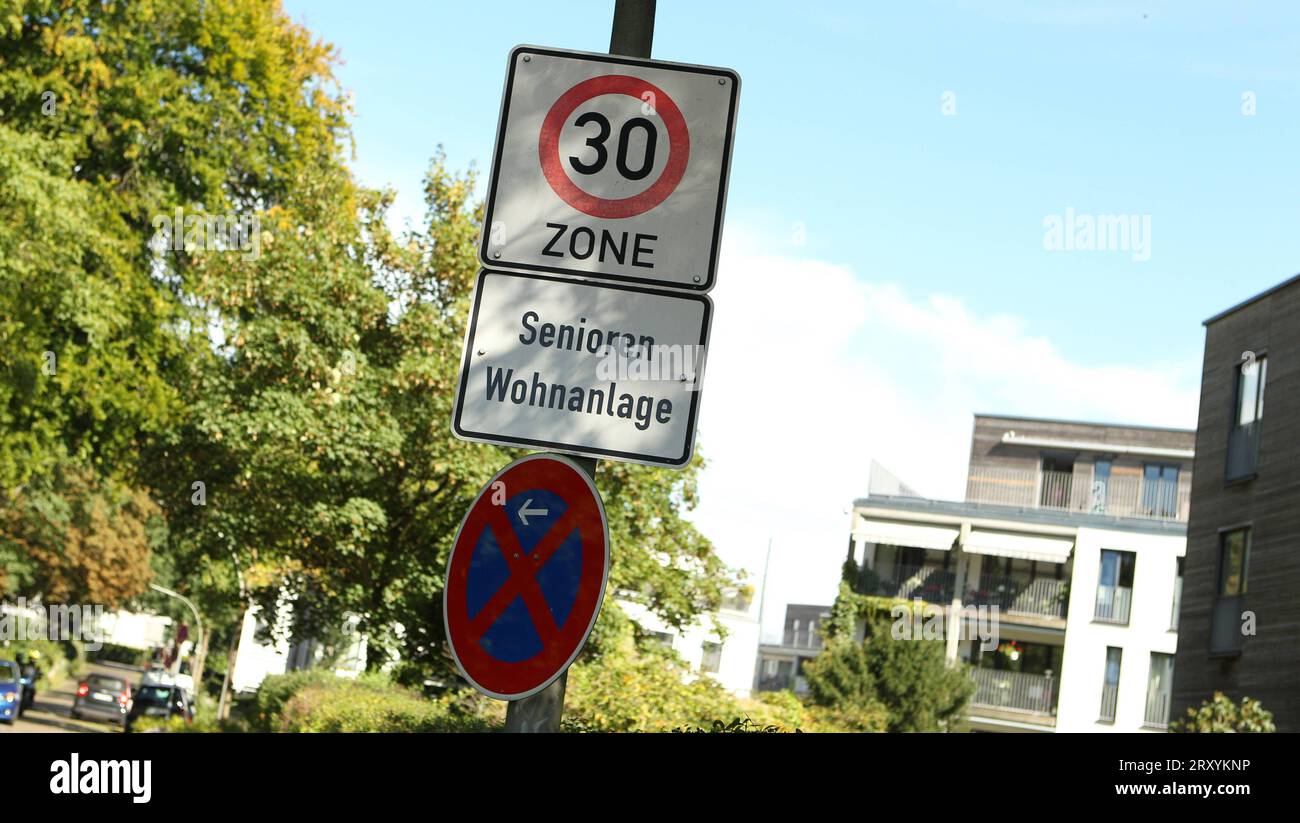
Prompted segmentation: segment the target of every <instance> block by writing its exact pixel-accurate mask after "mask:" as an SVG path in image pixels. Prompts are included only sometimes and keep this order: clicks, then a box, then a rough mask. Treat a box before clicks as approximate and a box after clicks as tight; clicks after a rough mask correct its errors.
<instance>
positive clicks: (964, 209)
mask: <svg viewBox="0 0 1300 823" xmlns="http://www.w3.org/2000/svg"><path fill="white" fill-rule="evenodd" d="M286 6H287V8H288V10H289V12H290V13H291V15H292V16H293V17H294V18H295V19H297V20H298V21H300V22H303V23H305V24H306V25H307V26H308V27H309V28H311V29H312V30H313V31H315V32H316V33H317V34H318V35H319V36H321V37H323V38H324V39H326V40H329V41H331V42H333V43H335V44H336V45H337V46H338V47H339V49H340V50H341V53H342V56H343V58H344V60H345V61H346V62H345V64H344V66H343V67H342V69H341V70H340V78H341V80H342V82H343V83H344V85H345V86H346V87H347V88H349V89H350V90H352V92H353V93H354V95H355V106H356V113H357V116H356V121H355V135H356V143H357V159H356V162H355V163H354V169H355V171H356V173H357V175H358V177H359V178H360V179H361V180H362V181H363V182H365V183H367V184H370V185H376V186H390V187H393V188H394V189H396V190H397V191H398V192H399V199H398V208H397V214H398V216H399V219H400V218H402V217H409V218H411V219H412V220H416V219H418V217H419V215H420V214H421V211H422V204H421V203H420V199H419V198H420V192H419V186H420V180H421V176H422V174H423V172H424V170H425V169H426V167H427V165H428V161H429V158H430V156H431V155H432V153H433V151H434V148H435V146H437V145H438V144H442V145H443V146H445V148H446V151H447V154H448V159H449V161H450V162H451V164H452V165H453V166H457V167H463V166H465V165H468V164H469V163H471V162H473V163H476V164H477V166H478V167H479V168H480V169H481V170H483V171H486V170H487V166H488V164H489V163H490V158H491V149H492V140H493V136H494V133H495V126H496V120H497V113H498V107H499V103H500V96H501V85H502V81H503V78H504V74H505V60H506V55H507V53H508V51H509V49H510V48H511V47H512V46H514V45H516V44H519V43H534V44H540V45H549V46H557V47H565V48H574V49H581V50H588V51H603V50H605V49H606V48H607V47H608V41H609V26H610V19H611V15H612V7H613V2H612V0H599V2H551V3H536V2H531V3H530V2H505V1H504V0H497V2H492V3H490V4H489V3H464V2H411V3H395V2H394V3H389V2H380V0H371V2H366V3H356V2H337V3H335V2H320V0H314V1H313V2H298V1H297V0H293V2H288V3H286ZM1298 18H1300V6H1297V5H1295V4H1290V3H1248V2H1241V3H1229V4H1225V3H1198V2H1179V3H1172V2H1171V3H1164V2H1146V3H1136V2H1135V3H1111V2H1096V3H1087V2H1073V3H1052V2H1041V3H1029V2H1023V3H1021V2H987V3H973V2H906V3H860V2H844V3H817V2H808V3H802V4H791V3H788V2H785V3H776V2H746V3H740V2H701V1H700V0H694V1H693V2H692V1H691V0H660V2H659V11H658V18H657V24H656V32H655V49H654V56H655V57H658V58H662V59H666V60H676V61H682V62H693V63H705V64H711V65H719V66H726V67H729V68H733V69H735V70H737V71H739V73H740V75H741V77H742V79H743V88H742V94H741V103H740V116H739V122H738V128H737V137H736V147H735V155H734V165H733V171H732V177H731V190H730V196H729V201H728V214H727V240H726V245H725V247H724V248H725V251H724V257H723V268H722V271H721V273H720V276H719V286H718V288H717V289H716V290H715V292H714V295H713V296H714V298H715V300H716V301H717V305H718V320H717V325H716V326H715V331H714V339H715V347H717V349H718V355H719V356H718V357H717V358H714V357H712V356H711V360H710V372H709V375H708V380H707V381H706V386H707V390H706V394H705V397H706V400H705V408H704V413H703V417H702V419H701V443H702V446H703V449H704V451H705V453H706V455H708V456H710V457H711V458H712V460H713V461H714V462H713V466H712V467H711V468H710V469H709V470H708V472H707V473H706V476H705V481H704V482H703V483H702V491H703V493H704V496H705V503H704V506H703V508H702V509H701V513H700V520H701V525H702V526H704V527H705V528H706V529H707V530H708V532H709V534H710V536H711V537H713V538H714V539H715V540H716V541H717V542H718V545H719V548H720V550H721V551H722V552H723V554H724V556H725V557H728V558H729V559H731V560H733V562H735V563H737V564H738V565H743V566H748V567H749V568H751V569H754V570H757V569H758V568H761V563H762V549H763V548H765V546H766V537H767V536H771V537H772V538H773V540H774V543H775V545H776V547H777V549H776V551H775V552H774V554H775V555H776V558H775V559H774V566H775V567H776V568H775V570H774V574H773V578H776V577H778V576H779V577H781V578H782V583H781V585H780V586H778V587H777V590H776V591H772V590H769V595H770V596H771V597H772V598H773V600H774V601H775V602H776V605H774V606H769V607H768V612H767V616H766V623H767V624H768V625H769V627H770V626H772V625H776V624H779V618H780V611H781V605H780V604H781V603H782V602H784V601H786V600H794V601H812V602H829V601H830V599H831V598H832V597H833V595H834V576H835V568H836V564H837V563H838V560H839V558H840V557H841V552H842V550H843V547H844V544H845V539H846V536H845V534H844V531H845V527H846V526H847V522H848V521H847V517H845V516H843V515H842V510H843V507H844V505H845V504H846V503H847V502H848V501H849V500H851V499H852V497H853V496H855V495H861V494H863V493H865V489H866V465H865V464H866V461H868V460H869V459H871V458H877V459H880V460H881V461H882V462H885V463H886V465H889V466H890V468H891V469H894V470H895V472H896V473H898V474H900V475H902V476H904V478H907V479H909V480H912V481H913V482H914V483H915V484H916V485H918V486H920V487H921V489H922V490H923V491H927V492H929V493H931V494H936V495H943V496H953V495H954V494H955V495H960V493H961V486H960V479H961V476H962V472H963V471H964V469H965V460H966V454H967V446H966V445H965V442H964V441H965V438H967V437H968V436H969V427H970V415H971V414H972V413H973V412H977V411H999V412H1009V413H1020V414H1030V415H1041V416H1053V417H1062V416H1063V417H1081V418H1084V419H1097V418H1104V419H1114V420H1117V421H1120V422H1138V423H1151V424H1161V423H1166V424H1170V425H1185V426H1192V425H1194V424H1195V412H1196V407H1195V406H1196V392H1197V387H1198V385H1199V371H1200V359H1201V349H1202V344H1203V330H1202V328H1201V325H1200V324H1201V321H1202V320H1204V319H1205V318H1206V317H1208V316H1210V315H1211V314H1214V313H1215V312H1217V311H1219V310H1221V309H1223V308H1226V307H1228V306H1230V305H1232V304H1234V303H1236V302H1238V301H1240V300H1242V299H1244V298H1246V297H1249V296H1250V295H1253V294H1255V293H1256V292H1258V291H1261V290H1262V289H1265V288H1267V287H1269V286H1271V285H1273V284H1275V283H1277V282H1279V281H1281V280H1283V279H1285V278H1286V277H1288V276H1290V275H1291V274H1294V273H1295V272H1296V271H1297V270H1300V231H1297V226H1298V225H1300V161H1298V160H1297V157H1296V147H1297V146H1300V89H1298V88H1297V86H1298V84H1300V25H1297V23H1300V19H1298ZM945 93H951V95H952V96H951V97H949V98H947V99H948V100H949V101H950V102H951V103H953V104H955V112H956V113H955V114H954V115H945V113H944V111H943V108H942V105H943V103H944V101H945ZM1243 95H1249V96H1250V98H1251V99H1253V101H1254V106H1255V113H1254V114H1253V116H1246V115H1245V114H1243V101H1244V98H1243ZM950 110H951V109H950ZM1067 208H1073V209H1074V210H1075V212H1077V213H1087V214H1094V215H1131V214H1136V215H1142V216H1147V217H1149V219H1150V225H1151V236H1150V259H1149V260H1146V261H1145V262H1137V261H1134V260H1133V259H1132V255H1131V254H1128V253H1122V252H1100V251H1098V252H1082V251H1076V252H1060V251H1057V252H1053V251H1047V250H1046V249H1045V248H1044V219H1045V218H1046V217H1047V216H1049V215H1059V214H1064V212H1065V210H1066V209H1067ZM794 315H798V316H794ZM724 335H725V336H724ZM759 338H764V339H766V340H769V341H774V342H772V343H763V345H762V346H761V347H760V352H759V354H761V356H762V357H763V358H764V359H763V362H762V363H761V364H758V365H755V364H753V363H752V362H750V361H752V360H753V358H755V357H756V356H758V354H756V353H755V348H754V346H752V345H750V344H751V343H754V342H755V341H756V340H757V339H759ZM977 355H978V356H977ZM985 357H991V358H993V359H994V360H996V361H997V362H995V363H992V364H989V363H985V362H983V360H984V358H985ZM720 372H722V373H720ZM773 372H775V373H777V374H778V375H782V376H781V377H779V378H778V379H777V380H776V383H777V384H778V385H780V386H782V387H783V388H785V389H792V390H793V392H792V397H791V398H790V399H787V400H784V401H780V400H777V401H773V402H772V403H761V402H756V401H755V400H754V397H755V396H756V391H757V390H756V388H755V386H756V382H760V381H762V380H764V379H766V378H770V377H771V375H772V373H773ZM760 394H761V393H760ZM827 406H834V407H835V408H834V409H833V410H829V411H828V410H827V408H826V407H827ZM710 412H712V413H713V415H714V417H713V419H714V420H721V419H727V420H728V421H734V420H735V419H737V416H745V415H747V416H748V417H749V418H750V423H749V424H748V425H740V426H733V425H731V423H730V422H729V425H728V427H727V430H725V431H724V430H723V429H722V427H721V426H720V425H718V424H714V425H713V427H712V428H711V427H710V417H709V415H710ZM711 432H712V435H711ZM711 438H712V439H711ZM759 457H761V458H762V461H764V462H759ZM761 471H766V472H767V477H768V482H767V483H766V484H760V483H759V482H758V481H749V480H748V478H749V477H750V476H752V475H753V474H754V473H755V472H761ZM810 480H816V481H821V482H813V483H810V482H809V481H810ZM792 486H797V487H799V488H800V489H802V490H803V491H799V492H792V491H791V488H792ZM711 494H712V495H713V497H712V498H710V495H711ZM769 633H770V628H769Z"/></svg>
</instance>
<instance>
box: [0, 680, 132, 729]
mask: <svg viewBox="0 0 1300 823" xmlns="http://www.w3.org/2000/svg"><path fill="white" fill-rule="evenodd" d="M86 674H108V675H113V676H115V677H122V676H126V678H127V679H128V680H129V681H130V682H131V688H132V689H135V688H136V687H138V686H139V685H140V669H139V668H136V667H134V666H123V665H119V664H116V663H88V664H86ZM78 682H79V681H78V680H76V679H75V678H73V679H68V680H64V681H63V682H62V683H59V684H58V685H57V686H54V687H52V688H45V689H40V690H38V691H37V692H36V700H35V701H34V702H33V703H32V707H31V708H30V709H28V710H27V711H25V712H23V716H22V717H20V718H18V719H17V720H16V721H14V724H13V725H12V726H8V725H4V724H0V734H8V733H10V732H37V733H44V732H81V733H83V734H86V733H88V734H121V732H122V730H121V728H120V727H118V726H114V725H113V724H111V723H109V722H107V721H93V720H73V719H72V715H71V712H72V699H73V698H74V697H76V695H77V684H78Z"/></svg>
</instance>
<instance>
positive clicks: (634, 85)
mask: <svg viewBox="0 0 1300 823" xmlns="http://www.w3.org/2000/svg"><path fill="white" fill-rule="evenodd" d="M647 91H648V92H651V93H652V94H654V99H655V113H656V114H658V115H659V116H660V117H661V118H662V119H663V121H664V126H665V128H667V130H668V163H667V165H665V166H664V170H663V171H662V172H661V173H660V174H659V179H658V180H655V182H654V183H653V184H652V185H651V186H650V187H649V188H647V189H646V190H645V191H643V192H641V193H640V194H636V195H633V196H632V197H624V198H623V199H621V200H608V199H605V198H603V197H596V196H595V195H593V194H588V193H587V192H585V191H583V190H582V189H580V188H579V187H578V186H577V184H576V183H574V182H573V181H572V180H570V179H569V175H567V174H565V172H564V166H563V165H562V161H561V159H560V130H561V129H563V128H564V124H565V122H566V121H568V119H569V115H570V114H573V110H574V109H576V108H577V107H578V106H580V105H582V104H583V103H585V102H586V101H588V100H590V99H591V98H593V97H598V96H600V95H602V94H626V95H628V96H629V97H635V98H636V99H638V100H641V99H642V97H641V95H642V94H643V93H644V92H647ZM537 153H538V156H539V158H540V159H541V162H542V174H544V175H546V182H548V183H550V184H551V188H552V189H554V190H555V193H556V194H558V195H559V196H560V198H561V199H562V200H564V202H566V203H568V204H569V205H570V206H573V207H574V208H575V209H577V210H578V211H580V212H582V213H583V214H588V215H591V216H592V217H603V218H608V219H611V220H617V219H620V218H624V217H636V216H637V215H638V214H644V213H645V212H648V211H650V210H651V209H653V208H654V207H655V206H657V205H659V204H660V203H662V202H663V201H664V200H666V199H668V195H670V194H672V193H673V190H674V189H676V188H677V184H678V183H680V182H681V181H682V176H683V175H685V174H686V163H687V161H688V160H689V159H690V155H691V134H690V130H689V129H688V128H687V127H686V119H685V118H684V117H682V113H681V111H680V110H679V109H678V108H677V104H676V103H674V102H673V99H672V98H671V97H669V96H668V95H667V94H665V93H664V91H663V89H660V88H659V87H658V86H655V85H654V84H653V83H648V82H646V81H645V80H642V79H640V78H637V77H631V76H629V75H626V74H605V75H601V76H600V77H593V78H591V79H590V80H583V81H582V82H581V83H579V84H578V85H576V86H574V87H573V88H571V89H569V90H568V91H566V92H565V93H564V94H562V95H560V99H559V100H556V101H555V104H554V105H553V106H551V110H550V111H549V112H547V113H546V119H545V120H544V121H542V134H541V138H540V139H539V140H538V141H537Z"/></svg>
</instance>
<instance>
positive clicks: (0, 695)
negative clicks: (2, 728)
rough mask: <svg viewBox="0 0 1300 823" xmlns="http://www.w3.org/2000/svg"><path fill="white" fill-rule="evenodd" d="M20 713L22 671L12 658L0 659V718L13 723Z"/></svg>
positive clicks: (21, 708) (21, 711) (21, 705)
mask: <svg viewBox="0 0 1300 823" xmlns="http://www.w3.org/2000/svg"><path fill="white" fill-rule="evenodd" d="M22 713H23V675H22V672H20V671H19V670H18V664H17V663H15V662H13V661H12V660H0V720H3V721H4V722H5V723H8V724H10V725H13V722H14V721H15V720H17V719H18V717H19V715H21V714H22Z"/></svg>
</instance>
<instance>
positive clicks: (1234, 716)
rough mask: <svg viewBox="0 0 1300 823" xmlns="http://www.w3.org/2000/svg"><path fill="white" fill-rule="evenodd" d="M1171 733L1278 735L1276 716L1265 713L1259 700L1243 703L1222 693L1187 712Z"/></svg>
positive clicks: (1244, 701)
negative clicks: (1274, 733) (1274, 717)
mask: <svg viewBox="0 0 1300 823" xmlns="http://www.w3.org/2000/svg"><path fill="white" fill-rule="evenodd" d="M1169 730H1170V731H1171V732H1181V733H1202V734H1205V733H1225V732H1227V733H1233V732H1241V733H1271V732H1275V731H1277V727H1276V726H1275V725H1274V724H1273V713H1272V712H1270V711H1268V710H1267V709H1265V708H1264V707H1263V706H1262V705H1260V702H1259V701H1258V700H1254V699H1252V698H1249V697H1243V698H1242V699H1241V702H1240V703H1234V702H1233V701H1232V698H1230V697H1228V696H1227V695H1226V694H1224V693H1223V692H1215V693H1214V697H1212V698H1210V699H1209V700H1206V701H1203V702H1202V703H1201V705H1200V706H1198V707H1196V708H1188V709H1187V714H1186V716H1184V717H1181V718H1179V719H1177V720H1175V721H1174V722H1172V723H1170V724H1169Z"/></svg>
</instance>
